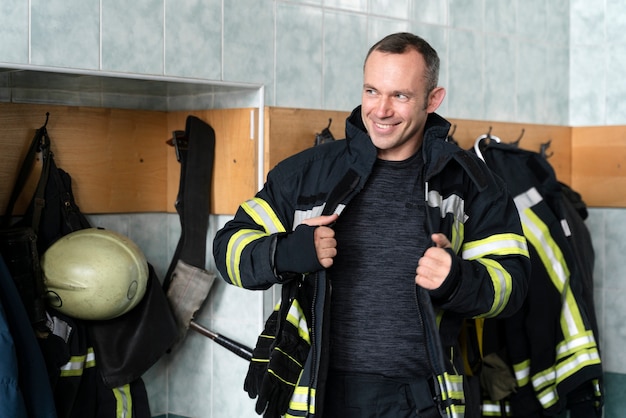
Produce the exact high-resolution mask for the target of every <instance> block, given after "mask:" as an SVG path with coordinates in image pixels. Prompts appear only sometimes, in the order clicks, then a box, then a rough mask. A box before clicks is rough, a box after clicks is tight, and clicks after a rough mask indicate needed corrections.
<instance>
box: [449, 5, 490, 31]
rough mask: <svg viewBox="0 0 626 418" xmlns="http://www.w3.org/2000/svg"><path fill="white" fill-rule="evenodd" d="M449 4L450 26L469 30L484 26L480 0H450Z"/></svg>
mask: <svg viewBox="0 0 626 418" xmlns="http://www.w3.org/2000/svg"><path fill="white" fill-rule="evenodd" d="M449 4H450V6H449V13H450V22H449V25H450V26H452V27H454V28H463V29H470V30H479V29H482V28H484V15H483V6H482V0H450V2H449Z"/></svg>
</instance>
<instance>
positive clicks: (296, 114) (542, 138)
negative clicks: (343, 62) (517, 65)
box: [265, 108, 571, 184]
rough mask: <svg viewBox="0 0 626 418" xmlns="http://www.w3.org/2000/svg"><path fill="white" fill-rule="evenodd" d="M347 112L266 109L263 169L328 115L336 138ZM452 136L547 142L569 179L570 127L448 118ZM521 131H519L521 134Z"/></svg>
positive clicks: (463, 141) (468, 142)
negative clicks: (482, 136) (488, 136)
mask: <svg viewBox="0 0 626 418" xmlns="http://www.w3.org/2000/svg"><path fill="white" fill-rule="evenodd" d="M349 114H350V113H349V112H341V111H327V110H310V109H291V108H269V109H267V110H266V122H265V138H266V139H265V172H266V173H267V171H268V170H269V169H270V168H271V167H274V166H275V165H276V164H277V163H278V162H279V161H281V160H283V159H284V158H286V157H288V156H290V155H293V154H295V153H296V152H298V151H301V150H303V149H306V148H308V147H311V146H312V145H313V143H314V139H315V134H316V133H318V132H320V131H321V130H322V129H323V128H324V127H326V125H328V119H329V118H332V120H333V121H332V125H331V129H330V130H331V132H332V133H333V135H334V136H335V138H337V139H341V138H344V136H345V119H346V118H347V117H348V116H349ZM450 122H451V123H452V124H453V125H452V128H451V131H453V137H454V139H455V140H456V141H457V142H458V143H459V145H460V146H461V147H463V148H465V149H469V148H471V147H473V146H474V142H475V141H476V138H478V137H479V136H481V135H483V134H486V133H487V132H489V131H490V129H491V134H492V135H494V136H497V137H499V138H500V139H501V140H502V141H503V142H514V141H515V140H517V139H518V138H520V136H521V140H520V141H519V146H520V147H521V148H524V149H528V150H532V151H537V152H539V151H540V150H541V145H542V144H547V143H549V144H550V145H549V147H548V149H547V153H546V155H549V156H550V157H549V159H548V161H550V164H551V165H552V167H553V168H554V170H555V172H556V175H557V177H558V178H559V180H561V181H563V182H564V183H568V184H569V182H570V181H571V165H570V160H571V148H570V136H571V128H569V127H564V126H553V125H531V124H524V123H509V122H490V121H474V120H465V119H450ZM522 131H523V134H522Z"/></svg>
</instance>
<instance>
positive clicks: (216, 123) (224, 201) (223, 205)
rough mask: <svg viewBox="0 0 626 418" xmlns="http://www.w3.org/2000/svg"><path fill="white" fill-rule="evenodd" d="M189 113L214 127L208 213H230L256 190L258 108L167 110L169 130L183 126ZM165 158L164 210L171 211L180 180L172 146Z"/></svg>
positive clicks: (182, 128)
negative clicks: (211, 180) (165, 196)
mask: <svg viewBox="0 0 626 418" xmlns="http://www.w3.org/2000/svg"><path fill="white" fill-rule="evenodd" d="M189 114H193V115H195V116H197V117H198V118H200V119H202V120H204V121H205V122H207V123H208V124H209V125H211V127H212V128H213V130H214V131H215V161H214V165H213V182H212V183H213V184H212V186H211V213H214V214H234V213H235V211H236V210H237V208H238V207H239V204H241V203H242V202H243V201H245V200H247V199H250V198H251V197H252V196H254V194H255V193H256V192H257V190H258V187H257V169H256V167H257V148H258V138H257V137H258V117H259V115H258V111H257V110H256V109H252V108H244V109H212V110H198V111H191V112H189V111H184V112H170V113H169V114H168V125H169V128H170V131H173V130H176V129H178V130H184V129H185V121H186V119H187V116H188V115H189ZM169 137H171V134H170V136H169ZM169 137H168V138H169ZM167 161H168V163H167V164H168V189H167V201H168V212H172V211H175V209H174V202H175V201H176V195H177V193H178V185H179V180H180V164H179V163H178V161H176V155H175V152H174V149H173V148H172V149H171V150H170V151H169V153H168V160H167Z"/></svg>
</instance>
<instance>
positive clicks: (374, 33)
mask: <svg viewBox="0 0 626 418" xmlns="http://www.w3.org/2000/svg"><path fill="white" fill-rule="evenodd" d="M409 25H410V23H409V21H406V20H400V19H391V18H387V17H378V16H368V18H367V50H369V47H371V46H372V45H374V44H375V43H376V42H378V41H380V40H381V39H382V38H384V37H385V36H387V35H389V34H391V33H396V32H407V31H409ZM417 35H419V34H417ZM367 50H366V51H365V52H367ZM364 59H365V53H363V54H362V57H361V61H363V60H364ZM361 64H362V62H361Z"/></svg>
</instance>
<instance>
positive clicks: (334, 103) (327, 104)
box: [323, 12, 369, 110]
mask: <svg viewBox="0 0 626 418" xmlns="http://www.w3.org/2000/svg"><path fill="white" fill-rule="evenodd" d="M368 48H369V45H368V44H367V20H366V18H365V17H364V16H359V15H354V14H349V13H343V12H326V13H325V14H324V102H323V108H324V109H335V110H352V109H353V108H354V107H355V106H357V105H358V104H359V103H360V102H361V91H362V86H363V60H364V58H365V54H366V53H367V50H368Z"/></svg>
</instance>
